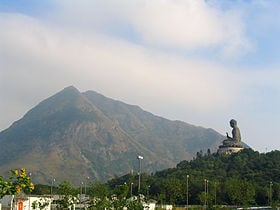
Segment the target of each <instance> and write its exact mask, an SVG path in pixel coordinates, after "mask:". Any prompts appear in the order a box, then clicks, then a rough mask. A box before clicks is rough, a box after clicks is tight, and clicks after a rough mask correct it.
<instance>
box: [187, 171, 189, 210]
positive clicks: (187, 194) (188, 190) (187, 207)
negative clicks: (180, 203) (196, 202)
mask: <svg viewBox="0 0 280 210" xmlns="http://www.w3.org/2000/svg"><path fill="white" fill-rule="evenodd" d="M188 209H189V175H187V210H188Z"/></svg>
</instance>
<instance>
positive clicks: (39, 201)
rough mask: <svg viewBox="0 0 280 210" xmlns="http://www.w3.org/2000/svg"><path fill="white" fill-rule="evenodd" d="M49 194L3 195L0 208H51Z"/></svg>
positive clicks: (25, 209) (40, 209) (49, 209)
mask: <svg viewBox="0 0 280 210" xmlns="http://www.w3.org/2000/svg"><path fill="white" fill-rule="evenodd" d="M51 202H52V199H51V197H50V196H31V195H30V196H29V195H25V194H19V195H16V196H14V195H5V196H4V197H3V198H2V199H1V205H0V210H51Z"/></svg>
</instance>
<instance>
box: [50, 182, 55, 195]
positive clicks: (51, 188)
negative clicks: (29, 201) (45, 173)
mask: <svg viewBox="0 0 280 210" xmlns="http://www.w3.org/2000/svg"><path fill="white" fill-rule="evenodd" d="M54 182H55V178H53V179H52V183H51V196H52V194H53V185H54Z"/></svg>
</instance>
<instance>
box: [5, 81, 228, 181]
mask: <svg viewBox="0 0 280 210" xmlns="http://www.w3.org/2000/svg"><path fill="white" fill-rule="evenodd" d="M223 138H224V137H223V136H222V135H221V134H219V133H217V132H216V131H214V130H213V129H205V128H203V127H198V126H194V125H190V124H188V123H185V122H181V121H171V120H168V119H164V118H162V117H158V116H155V115H153V114H151V113H149V112H146V111H144V110H142V109H141V108H140V107H138V106H133V105H128V104H125V103H123V102H120V101H116V100H113V99H109V98H107V97H105V96H103V95H100V94H98V93H96V92H94V91H87V92H85V93H81V92H79V91H78V90H77V89H76V88H75V87H72V86H71V87H67V88H65V89H64V90H62V91H60V92H59V93H57V94H55V95H53V96H51V97H50V98H47V99H46V100H44V101H42V102H41V103H39V104H38V105H37V106H36V107H34V108H33V109H31V110H30V111H29V112H27V113H26V115H25V116H24V117H23V118H22V119H20V120H18V121H16V122H14V123H13V124H12V125H11V126H10V127H9V128H8V129H6V130H4V131H2V132H1V133H0V143H1V153H0V163H1V167H0V174H5V173H7V171H9V170H10V169H13V168H20V167H25V168H27V170H28V171H30V172H32V179H33V180H34V181H35V182H37V183H42V184H44V183H46V184H49V183H50V182H51V180H52V179H53V178H55V179H56V180H57V182H60V181H64V180H69V181H71V182H72V183H74V184H79V183H80V182H81V181H83V180H85V179H86V178H87V177H90V179H91V181H93V180H95V181H96V180H99V181H106V180H107V179H109V178H112V177H114V176H120V175H123V174H126V173H128V172H130V171H132V170H133V171H134V172H136V171H137V170H138V160H137V155H139V154H141V155H142V156H144V160H143V161H142V165H143V171H145V172H154V171H156V170H160V169H164V168H168V167H174V166H175V165H176V164H177V163H178V162H180V161H182V160H190V159H192V158H193V157H194V156H195V155H196V152H197V151H200V150H203V151H206V150H207V149H208V148H209V149H210V150H211V151H216V150H217V148H218V145H219V144H220V143H221V140H222V139H223Z"/></svg>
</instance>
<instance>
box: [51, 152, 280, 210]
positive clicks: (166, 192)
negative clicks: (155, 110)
mask: <svg viewBox="0 0 280 210" xmlns="http://www.w3.org/2000/svg"><path fill="white" fill-rule="evenodd" d="M60 187H61V186H60ZM56 190H57V189H56ZM57 192H58V191H57ZM76 192H77V190H76ZM87 193H88V195H90V196H91V197H92V198H99V200H95V201H94V202H93V203H95V204H97V203H98V205H103V206H106V205H107V203H108V200H107V199H108V198H111V196H112V195H115V196H116V197H117V198H120V199H118V202H124V201H125V198H129V197H130V196H131V195H138V175H137V174H127V175H124V176H122V177H117V178H114V179H111V180H109V181H108V182H107V183H99V182H96V183H91V185H88V189H87ZM141 194H143V195H145V196H146V199H147V200H148V199H154V200H157V201H158V202H159V203H161V204H175V205H186V200H187V197H188V203H189V204H190V205H204V204H205V203H206V204H207V206H208V207H213V208H214V206H220V207H221V206H222V205H234V206H245V207H246V206H251V205H256V206H263V205H274V206H276V205H278V203H279V201H280V151H272V152H269V153H265V154H264V153H259V152H256V151H253V150H252V149H244V150H243V151H241V152H239V153H235V154H232V155H226V156H220V155H217V154H210V153H207V154H205V155H204V154H201V153H199V155H198V156H197V158H195V159H193V160H191V161H182V162H180V163H179V164H178V165H177V166H176V168H170V169H166V170H162V171H158V172H156V173H154V174H151V175H148V174H141ZM116 202H117V201H116ZM115 205H122V204H120V203H115Z"/></svg>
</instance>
